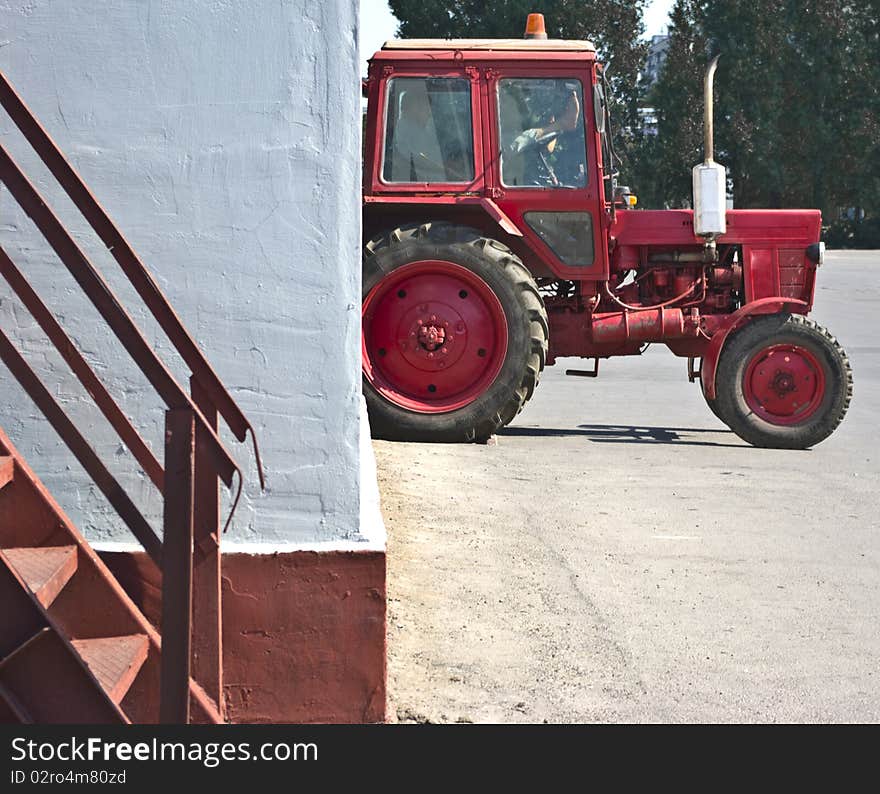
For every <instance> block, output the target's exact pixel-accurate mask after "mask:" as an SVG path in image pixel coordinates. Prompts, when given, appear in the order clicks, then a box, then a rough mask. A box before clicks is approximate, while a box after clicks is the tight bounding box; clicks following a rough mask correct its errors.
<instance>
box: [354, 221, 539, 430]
mask: <svg viewBox="0 0 880 794" xmlns="http://www.w3.org/2000/svg"><path fill="white" fill-rule="evenodd" d="M362 320H363V331H362V357H363V372H364V394H365V396H366V400H367V407H368V409H369V413H370V425H371V428H372V431H373V435H374V436H375V437H377V438H388V439H397V440H412V441H446V442H456V441H480V440H484V439H486V438H488V437H489V436H491V435H492V434H493V433H494V432H495V431H496V430H498V428H500V427H502V426H503V425H505V424H507V423H508V422H510V420H511V419H513V418H514V417H515V416H516V414H517V413H518V412H519V411H520V410H521V409H522V407H523V405H524V404H525V402H526V401H527V400H528V399H529V398H530V397H531V396H532V393H533V392H534V389H535V386H536V385H537V383H538V378H539V376H540V374H541V370H542V369H543V368H544V362H545V360H546V356H547V337H548V326H547V313H546V311H545V309H544V305H543V302H542V300H541V297H540V295H539V293H538V288H537V286H536V284H535V281H534V279H533V278H532V277H531V275H530V274H529V272H528V271H527V270H526V268H525V267H524V266H523V264H522V262H521V261H520V259H519V258H518V257H516V256H515V255H514V254H513V252H512V251H510V249H509V248H507V247H506V246H504V245H502V244H501V243H499V242H498V241H496V240H492V239H489V238H487V237H484V236H483V235H482V234H480V233H479V232H478V231H476V230H474V229H470V228H466V227H461V226H455V225H452V224H449V223H425V224H421V225H418V226H407V227H402V228H399V229H395V230H393V231H392V232H390V233H387V234H383V235H381V236H379V237H376V238H374V239H373V240H371V241H370V242H369V243H368V244H367V246H366V248H365V255H364V281H363V315H362Z"/></svg>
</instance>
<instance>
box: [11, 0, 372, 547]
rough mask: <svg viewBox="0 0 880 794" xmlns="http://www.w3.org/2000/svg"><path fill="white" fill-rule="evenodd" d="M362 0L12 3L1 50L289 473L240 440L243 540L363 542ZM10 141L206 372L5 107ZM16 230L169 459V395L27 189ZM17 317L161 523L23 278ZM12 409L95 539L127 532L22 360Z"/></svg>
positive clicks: (41, 363) (91, 246)
mask: <svg viewBox="0 0 880 794" xmlns="http://www.w3.org/2000/svg"><path fill="white" fill-rule="evenodd" d="M357 12H358V2H357V0H321V2H318V0H286V1H285V2H279V0H185V2H184V1H182V0H175V1H172V0H164V1H163V0H108V1H107V2H103V1H99V0H80V2H75V3H74V2H62V1H61V0H57V1H56V2H51V0H6V1H5V2H4V3H3V4H2V5H0V68H2V69H3V71H4V72H5V74H6V75H7V77H8V78H9V79H10V80H11V81H12V82H13V84H14V85H15V86H16V88H17V89H18V91H19V93H20V94H21V95H22V96H23V98H24V99H25V101H26V102H27V103H28V104H29V105H30V107H31V109H32V110H33V111H34V112H35V113H36V115H37V116H38V118H39V119H40V120H41V121H42V123H43V125H44V126H45V127H46V129H47V130H48V131H49V133H50V134H51V135H52V136H53V137H54V138H55V140H56V141H57V143H58V144H59V145H60V146H61V148H62V150H63V151H65V152H66V153H67V155H68V157H69V159H70V160H71V161H72V162H73V164H74V167H75V168H77V169H78V170H79V172H80V173H81V174H82V176H83V177H84V178H85V180H86V182H87V184H88V185H89V186H90V188H91V189H92V192H93V193H94V194H95V195H96V196H97V197H98V199H99V201H100V202H101V203H102V204H103V205H104V207H105V208H106V209H107V210H108V212H109V213H110V215H111V217H112V218H113V219H114V220H115V221H116V222H117V223H118V225H119V226H120V228H121V229H122V231H123V233H124V234H125V235H126V236H127V238H128V240H129V241H130V242H131V244H132V245H133V247H134V249H135V251H136V252H137V253H138V254H139V255H140V257H141V259H142V260H143V261H144V262H145V263H146V264H147V266H148V267H149V268H150V269H151V270H152V271H153V273H154V274H155V275H156V277H157V279H158V281H159V283H160V285H161V286H162V288H163V289H164V290H165V292H166V294H167V295H168V297H169V299H170V301H171V303H172V305H173V306H174V307H175V308H176V309H177V311H178V314H179V315H180V316H181V318H182V319H183V321H184V323H185V324H186V325H187V327H188V328H189V329H190V331H191V332H192V333H193V335H194V336H195V338H196V340H197V341H198V342H199V344H200V345H201V346H202V348H203V350H204V351H205V352H206V355H207V357H208V359H209V361H210V362H211V363H212V364H213V366H214V367H215V369H216V370H217V371H218V373H219V375H220V377H221V379H222V380H223V381H224V383H226V384H227V386H228V387H229V388H230V391H231V393H232V395H233V397H234V398H235V399H236V400H237V401H238V402H239V404H240V405H241V406H242V407H243V409H244V411H245V413H246V414H247V415H248V417H249V418H250V419H251V421H252V422H253V423H254V425H255V428H256V431H257V435H258V438H259V440H260V442H261V447H262V452H263V458H264V461H265V465H266V470H267V475H268V489H267V492H266V493H265V494H260V493H259V489H258V487H257V478H256V472H255V468H254V465H253V458H252V456H251V454H250V451H249V449H248V448H246V447H238V448H237V449H234V451H235V454H236V456H237V457H238V459H239V460H240V461H241V462H242V463H243V464H244V466H245V471H246V479H247V485H246V490H245V497H244V499H243V502H242V505H241V507H240V508H239V513H238V514H237V517H236V520H235V522H234V527H233V529H232V531H231V538H230V539H234V540H237V541H241V542H259V543H284V544H310V543H315V542H319V543H320V542H332V543H335V544H339V543H342V542H352V541H354V542H357V541H359V540H361V539H362V536H361V535H360V534H359V525H360V520H359V501H360V500H359V492H360V481H359V454H360V451H359V435H360V433H359V431H360V422H361V419H360V413H359V406H360V401H361V397H360V350H359V329H360V325H359V317H360V315H359V306H360V253H359V248H360V102H359V95H360V84H359V74H358V70H359V64H358V53H357V26H358V25H357ZM0 139H2V143H3V145H4V146H5V147H6V148H7V149H8V150H9V151H11V153H12V155H13V157H15V158H16V159H17V160H18V161H19V162H20V163H21V164H22V165H24V166H25V167H26V170H27V171H28V173H29V174H30V175H31V176H32V179H35V181H36V182H37V185H38V187H39V189H40V190H41V191H43V192H44V195H46V196H47V197H48V199H49V203H50V205H52V206H53V208H54V209H55V210H56V212H58V213H59V214H60V215H61V217H62V219H63V220H64V221H65V223H66V224H67V225H68V228H71V229H73V230H74V233H75V236H76V237H77V239H78V240H79V241H80V242H81V244H82V247H83V248H84V249H85V250H86V252H87V253H88V254H89V255H90V256H91V257H92V260H93V261H94V262H95V263H96V264H97V265H98V266H99V267H100V268H101V269H102V271H103V272H104V273H105V275H106V277H107V278H108V280H109V281H110V282H111V284H112V285H113V287H114V289H117V290H118V293H119V294H120V295H122V296H123V297H124V298H125V299H127V300H126V303H127V305H128V306H129V307H131V310H132V314H133V315H134V316H135V318H136V320H137V321H138V322H139V323H140V324H141V325H142V327H143V329H144V331H145V332H146V335H147V337H148V339H149V340H150V341H151V343H153V344H154V346H155V347H156V348H157V349H158V350H159V351H160V352H161V353H162V354H164V355H165V356H166V357H167V359H168V360H169V361H170V362H171V364H172V365H173V369H174V371H175V372H176V373H179V374H180V377H181V378H182V379H183V382H184V383H185V382H186V381H185V378H186V377H187V376H188V372H186V370H185V368H184V367H183V366H182V365H181V364H180V362H179V361H178V359H177V357H176V356H175V355H174V354H173V351H172V350H171V348H170V344H169V343H168V342H167V340H166V339H165V338H164V336H163V334H162V333H161V331H160V330H159V329H158V326H157V325H156V324H155V323H154V322H153V321H152V320H151V319H150V318H147V317H146V316H145V312H144V311H143V310H142V309H141V308H140V305H139V301H138V299H137V297H136V295H135V294H134V291H133V290H132V289H131V288H130V287H128V285H127V282H125V280H124V277H123V276H122V274H121V272H120V271H119V269H118V266H117V265H116V263H115V262H114V260H113V259H112V257H111V256H110V255H109V254H108V252H107V251H105V250H102V249H101V245H100V243H99V241H97V238H96V237H95V236H94V234H93V233H92V232H91V230H90V229H89V228H88V226H87V224H85V222H84V221H83V220H82V219H81V218H80V217H79V216H78V214H77V213H76V210H75V209H74V208H73V207H72V205H71V204H70V203H69V202H68V201H67V200H66V197H64V196H63V193H62V191H61V190H60V189H59V188H57V187H56V186H55V183H54V182H53V181H52V180H51V177H50V176H49V175H48V173H47V172H45V170H44V169H43V168H42V167H41V166H40V165H39V164H38V163H37V161H36V159H35V158H34V157H33V156H32V155H31V152H30V149H29V148H28V146H27V143H26V142H24V141H23V139H22V138H21V136H20V135H19V134H18V132H17V130H16V129H15V128H14V126H13V125H12V123H11V122H10V121H9V119H8V118H7V117H6V116H5V114H2V115H0ZM0 243H2V245H3V247H4V248H5V249H6V251H7V252H8V253H9V254H10V256H11V257H12V258H13V260H14V261H15V262H16V263H17V264H18V265H19V267H20V268H21V269H23V270H24V271H25V272H26V274H27V275H28V276H29V277H30V278H31V280H32V283H34V284H35V285H37V286H38V288H39V291H40V293H41V294H42V296H43V297H44V299H45V300H46V301H47V302H48V303H49V304H50V306H52V307H53V308H54V309H55V310H56V313H57V316H58V317H59V319H60V320H61V322H62V324H63V325H64V326H65V328H66V329H67V330H68V332H69V333H70V334H71V335H72V336H73V337H74V339H75V340H76V342H77V343H78V344H79V346H80V349H81V350H82V351H83V353H84V354H85V355H86V357H87V359H88V360H89V361H90V362H91V363H92V364H93V366H94V367H95V369H96V370H97V371H98V373H99V374H100V375H101V376H102V377H103V379H104V381H105V383H106V384H107V385H108V387H109V388H110V390H111V392H112V393H113V394H114V396H115V397H116V398H117V399H118V400H119V402H120V403H121V405H122V406H123V408H124V410H125V411H126V412H127V413H128V414H129V415H130V416H131V417H132V418H133V419H134V420H135V421H136V424H137V425H138V426H139V427H140V428H141V429H142V430H143V433H144V435H145V437H146V438H147V439H148V441H149V442H150V444H151V446H152V447H153V449H154V451H156V453H157V454H158V455H159V456H161V453H162V422H163V414H162V407H161V405H160V403H159V401H158V398H156V397H155V396H154V395H153V393H152V390H151V389H150V387H149V386H148V384H146V381H145V379H144V378H143V377H142V376H141V375H140V373H139V372H138V371H137V370H136V369H135V368H134V366H133V365H132V364H130V362H129V359H128V357H127V355H126V353H125V352H124V350H122V348H121V346H120V345H119V344H118V343H117V342H116V340H115V339H113V338H111V335H110V332H109V331H108V330H107V328H106V326H104V325H103V324H102V323H101V321H100V318H98V315H97V313H96V312H95V311H94V309H92V307H91V306H90V305H89V304H88V303H87V302H86V301H85V299H84V298H82V296H81V293H79V291H78V290H77V289H76V286H75V284H74V282H73V279H72V277H71V276H70V275H69V273H68V272H67V271H66V269H65V268H64V267H63V265H62V264H61V263H60V262H59V261H58V260H57V258H56V257H55V255H54V253H53V252H52V251H51V249H50V248H49V247H48V245H47V244H46V243H45V242H44V241H43V240H42V238H41V237H40V235H39V233H38V232H37V231H36V230H35V229H34V227H33V225H32V224H31V222H30V221H29V220H28V219H27V218H26V217H25V216H24V215H23V214H22V213H21V212H20V211H19V210H18V208H17V205H16V204H15V202H14V200H13V199H12V198H11V196H10V195H9V193H8V191H6V190H5V189H3V190H2V191H0ZM0 327H2V328H3V329H4V330H5V331H6V332H7V333H8V334H10V335H12V336H13V338H14V339H15V341H16V344H17V345H18V346H19V348H20V349H21V350H22V351H23V352H24V353H25V355H26V357H27V358H28V360H29V361H30V362H31V364H32V365H33V366H34V367H35V368H36V369H37V370H38V372H39V373H40V375H41V377H43V379H44V382H45V383H47V384H48V385H49V387H50V390H51V391H52V392H53V393H54V394H55V395H56V397H57V398H58V399H59V400H60V401H61V402H62V404H63V405H64V406H65V408H66V409H67V410H68V411H69V412H70V413H71V414H72V415H73V416H75V417H76V418H77V420H78V423H79V425H80V427H81V428H83V429H85V431H86V432H87V435H88V436H89V437H90V438H91V439H92V440H93V442H94V446H95V449H96V450H97V451H98V452H99V454H100V455H101V456H102V458H103V459H104V460H105V461H106V462H107V463H108V464H109V465H110V467H111V469H112V470H113V471H114V473H115V474H117V475H118V476H119V477H120V479H121V480H122V481H123V482H124V483H125V485H126V487H127V488H128V489H129V492H130V493H132V494H133V495H134V496H135V497H136V499H137V501H138V503H139V504H140V505H142V506H143V507H144V510H145V511H146V514H147V515H148V517H149V518H150V519H151V520H153V523H154V525H156V526H157V527H158V526H159V523H158V516H159V515H160V502H159V500H158V498H157V496H156V494H155V492H154V489H153V488H152V486H151V485H150V484H149V482H148V481H147V480H146V478H145V477H144V476H143V475H142V474H141V473H140V471H139V470H138V468H137V466H136V464H134V463H133V462H132V459H131V457H130V455H128V454H127V453H126V452H125V450H123V449H122V447H121V445H120V442H119V441H118V440H117V438H116V436H115V434H114V433H113V431H112V429H111V428H110V427H109V425H107V423H106V422H105V420H104V419H103V417H102V416H101V415H100V413H99V412H98V411H97V409H95V408H94V407H93V406H92V404H91V401H90V400H89V398H88V396H87V395H86V394H85V393H84V391H83V390H82V388H81V387H80V386H79V383H78V382H77V381H76V380H75V378H74V377H73V376H72V375H71V374H70V373H69V372H68V370H67V368H66V366H65V365H64V364H63V362H62V361H61V360H60V358H59V357H58V356H57V354H55V352H54V350H52V349H51V346H50V345H49V343H48V342H47V341H46V340H45V338H44V336H43V334H42V332H41V331H40V329H39V328H38V327H37V326H36V324H35V322H34V321H33V320H32V319H31V318H30V316H29V315H28V314H27V312H26V311H25V310H24V309H23V308H22V307H21V306H20V305H19V303H18V301H17V299H15V298H14V296H13V295H12V293H11V291H10V290H9V288H8V287H7V285H6V284H5V282H3V281H2V280H0ZM0 425H2V426H3V427H4V428H5V429H6V431H7V432H8V433H9V435H10V436H11V437H12V439H13V441H14V442H15V443H16V444H17V445H18V446H19V449H20V451H21V452H22V453H23V454H24V455H25V456H26V457H27V458H28V460H29V461H30V463H31V465H32V466H33V467H34V468H35V469H36V470H37V472H38V473H39V474H40V476H41V477H43V478H44V481H45V482H46V484H47V486H48V487H49V489H50V490H51V491H52V492H53V494H55V496H56V498H58V499H59V501H60V502H61V503H62V505H63V506H64V507H65V508H66V509H67V510H68V511H69V512H70V513H71V515H72V517H73V518H74V520H76V521H77V522H78V523H79V524H80V526H81V527H82V528H83V529H84V530H85V531H86V533H87V534H88V535H89V536H90V538H91V539H93V540H101V539H104V540H107V539H111V540H116V539H119V540H124V539H125V538H126V534H125V532H124V530H122V528H121V526H120V524H119V522H118V520H117V519H116V518H115V516H114V515H113V514H112V510H111V508H110V507H109V506H108V505H107V504H106V503H105V501H104V499H103V497H102V496H101V495H100V494H99V493H98V492H97V490H96V489H95V488H94V486H92V485H90V483H89V482H88V480H87V478H86V477H85V475H84V474H83V472H82V470H81V469H80V468H79V466H78V464H76V462H75V461H74V459H73V458H72V456H71V455H70V454H69V453H68V452H67V451H66V448H65V447H64V446H63V445H62V444H61V442H60V441H59V440H58V438H57V436H56V435H55V434H54V431H52V429H51V428H50V427H49V426H48V425H47V423H46V422H45V421H44V420H43V418H42V417H41V416H40V415H39V414H38V412H37V411H36V409H35V408H34V407H33V405H32V403H31V402H30V400H29V398H28V397H27V396H26V395H25V394H24V393H23V392H22V391H21V390H20V389H19V388H18V385H17V384H16V383H15V381H14V380H13V378H12V377H11V375H10V374H9V373H8V372H7V370H6V369H5V367H3V366H2V364H0ZM226 437H227V438H228V439H229V441H230V443H232V436H231V434H230V433H226ZM367 456H369V453H368V452H367ZM160 459H161V457H160Z"/></svg>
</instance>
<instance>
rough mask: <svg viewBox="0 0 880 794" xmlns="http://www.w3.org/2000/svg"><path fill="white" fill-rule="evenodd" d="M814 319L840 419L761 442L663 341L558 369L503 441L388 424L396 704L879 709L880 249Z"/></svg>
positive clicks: (464, 709)
mask: <svg viewBox="0 0 880 794" xmlns="http://www.w3.org/2000/svg"><path fill="white" fill-rule="evenodd" d="M812 316H813V317H814V319H816V320H817V321H818V322H820V323H822V324H823V325H825V326H826V327H827V328H828V329H829V330H830V331H831V332H832V333H833V334H834V335H836V336H837V338H838V339H839V341H840V342H841V343H842V345H843V346H844V348H845V349H846V350H847V353H848V354H849V356H850V360H851V362H852V368H853V377H854V395H853V401H852V404H851V406H850V410H849V413H848V415H847V417H846V419H845V420H844V422H843V424H842V425H841V426H840V428H838V430H837V431H836V432H835V433H834V434H833V435H832V436H831V437H830V438H829V439H827V440H826V441H824V442H823V443H821V444H819V445H817V446H816V447H815V448H814V449H811V450H807V451H782V450H764V449H756V448H753V447H750V446H749V445H747V444H746V443H745V442H743V441H741V440H740V439H739V438H738V437H737V436H735V435H734V434H733V433H731V432H730V431H729V430H727V428H726V427H725V426H724V425H723V424H722V423H721V422H720V421H719V420H718V419H716V418H715V416H714V415H713V414H712V413H711V412H710V411H709V409H708V408H707V407H706V405H705V403H704V402H703V398H702V396H701V393H700V389H699V386H698V385H697V384H690V383H688V381H687V376H686V361H685V360H684V359H678V358H675V357H674V356H673V355H672V354H671V353H669V352H668V351H667V350H666V349H665V348H662V347H660V346H655V347H652V348H651V349H649V350H648V351H647V352H646V353H645V354H644V355H643V356H641V357H632V358H618V359H611V360H607V361H602V363H601V369H600V377H599V378H598V379H595V380H593V379H586V378H572V377H566V376H565V374H564V371H565V369H566V367H579V366H583V362H580V361H578V360H576V359H560V360H559V362H558V363H557V365H556V366H555V367H552V368H549V369H548V370H546V372H545V374H544V377H543V379H542V381H541V384H540V386H539V388H538V390H537V392H536V394H535V397H534V398H533V400H532V401H531V403H530V404H529V405H528V406H527V407H526V409H525V411H524V412H523V413H522V414H520V416H519V417H518V418H517V419H516V420H515V421H514V422H513V423H512V424H511V425H510V427H509V428H507V429H506V430H504V431H503V432H502V433H501V434H499V436H498V440H497V444H496V445H489V446H474V445H470V446H467V445H464V446H454V445H424V444H392V443H388V442H375V448H376V452H377V458H378V463H379V472H380V487H381V490H382V496H383V511H384V513H385V517H386V522H387V524H388V527H389V536H390V537H389V557H388V559H389V598H390V602H389V691H390V696H391V700H392V703H393V704H394V706H395V709H396V712H397V715H398V717H399V719H401V720H416V721H419V720H429V721H433V720H448V721H455V720H460V721H513V720H516V721H529V722H542V721H548V722H572V721H574V722H592V721H617V722H634V721H652V722H653V721H662V722H669V721H698V722H725V721H737V722H740V721H748V722H751V721H761V722H764V721H786V722H788V721H794V722H818V721H838V722H841V721H842V722H850V721H854V722H864V721H870V722H874V721H877V720H880V628H878V627H880V533H878V529H880V450H878V441H880V434H878V429H877V421H876V417H877V413H878V409H880V330H878V323H880V252H832V253H830V254H829V255H828V261H827V262H826V264H825V266H824V267H823V268H822V269H821V270H820V272H819V286H818V290H817V298H816V307H815V311H814V312H813V315H812Z"/></svg>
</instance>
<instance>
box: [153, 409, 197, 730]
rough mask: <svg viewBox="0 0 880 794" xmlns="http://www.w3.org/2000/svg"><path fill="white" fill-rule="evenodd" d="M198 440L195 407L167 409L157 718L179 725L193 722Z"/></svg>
mask: <svg viewBox="0 0 880 794" xmlns="http://www.w3.org/2000/svg"><path fill="white" fill-rule="evenodd" d="M195 440H196V439H195V413H194V412H193V411H192V409H190V408H172V409H170V410H168V411H166V412H165V510H164V516H163V537H162V541H163V552H162V668H161V675H162V680H161V696H160V703H159V719H160V721H161V722H163V723H171V724H178V725H179V724H186V723H188V722H189V679H190V654H191V638H192V568H193V504H194V498H195V448H196V443H195Z"/></svg>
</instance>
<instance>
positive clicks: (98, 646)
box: [70, 634, 150, 705]
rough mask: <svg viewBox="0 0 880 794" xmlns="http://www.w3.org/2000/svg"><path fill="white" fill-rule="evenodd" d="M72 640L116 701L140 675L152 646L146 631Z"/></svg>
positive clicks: (93, 672)
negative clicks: (144, 632) (143, 632)
mask: <svg viewBox="0 0 880 794" xmlns="http://www.w3.org/2000/svg"><path fill="white" fill-rule="evenodd" d="M70 644H71V645H72V646H73V647H74V649H75V650H76V652H77V653H78V654H79V655H80V656H81V657H82V660H83V661H84V662H85V663H86V665H87V666H88V668H89V670H91V671H92V675H94V676H95V678H97V679H98V683H99V684H100V685H101V688H102V689H103V690H104V691H105V692H106V693H107V696H108V697H109V698H110V700H112V701H113V702H114V703H115V704H116V705H119V703H120V702H121V701H122V699H123V698H124V697H125V693H126V692H128V688H129V687H130V686H131V685H132V682H133V681H134V679H135V678H136V677H137V674H138V672H139V671H140V669H141V666H142V665H143V663H144V662H145V661H146V658H147V652H148V651H149V647H150V643H149V640H148V638H147V635H146V634H130V635H128V636H126V637H98V638H96V639H91V640H71V641H70Z"/></svg>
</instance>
